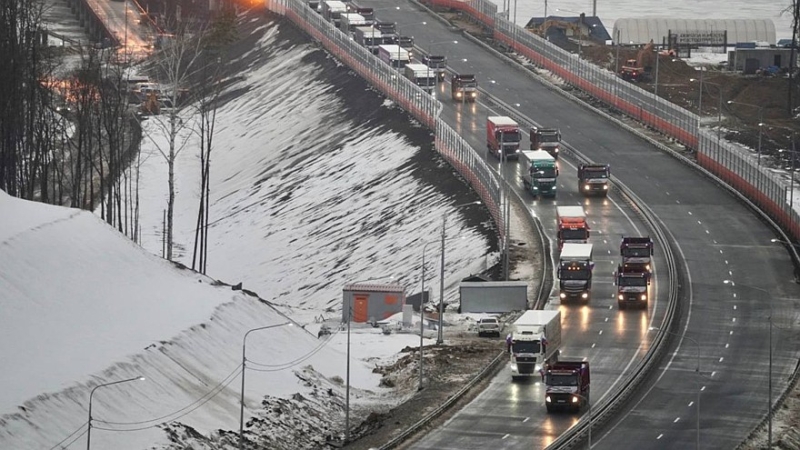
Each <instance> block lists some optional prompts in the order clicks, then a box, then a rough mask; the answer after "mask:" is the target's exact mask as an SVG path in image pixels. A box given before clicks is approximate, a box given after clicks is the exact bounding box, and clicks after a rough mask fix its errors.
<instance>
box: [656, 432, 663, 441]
mask: <svg viewBox="0 0 800 450" xmlns="http://www.w3.org/2000/svg"><path fill="white" fill-rule="evenodd" d="M663 436H664V433H661V434H659V435H658V437H657V438H656V440H659V439H661V438H662V437H663Z"/></svg>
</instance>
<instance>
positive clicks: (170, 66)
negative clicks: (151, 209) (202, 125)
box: [148, 27, 202, 260]
mask: <svg viewBox="0 0 800 450" xmlns="http://www.w3.org/2000/svg"><path fill="white" fill-rule="evenodd" d="M198 35H202V33H199V34H197V35H195V34H192V33H191V32H190V31H189V30H187V29H186V28H185V27H183V28H181V29H179V30H178V32H177V33H176V34H175V36H174V38H172V39H170V40H168V41H165V42H164V43H163V45H161V49H160V51H159V52H158V54H156V55H155V56H154V58H155V71H156V72H157V74H158V77H159V79H160V80H162V93H161V98H165V99H167V100H169V103H168V104H167V103H165V106H170V107H169V108H163V111H159V112H163V113H164V114H157V115H155V116H153V122H154V123H155V124H156V128H158V130H159V132H160V133H161V134H163V135H164V136H166V138H167V144H166V146H164V145H162V144H161V143H160V142H159V141H158V140H157V139H155V138H154V137H153V136H152V135H150V134H148V138H149V139H150V140H151V141H152V142H153V143H154V144H155V146H156V148H157V150H158V152H159V153H160V154H161V156H163V157H164V159H165V160H166V162H167V168H168V181H167V183H168V189H169V198H168V200H167V219H166V237H165V239H166V242H165V246H166V253H165V258H166V259H168V260H172V244H173V216H174V211H175V160H176V159H177V157H178V155H179V154H180V152H181V151H182V150H183V149H184V148H185V147H186V143H187V141H188V139H189V137H190V134H189V133H183V132H184V131H185V130H186V129H187V128H191V127H192V122H193V117H191V116H189V115H187V114H183V112H184V109H185V107H186V104H185V101H184V100H185V92H187V91H188V90H189V88H190V85H191V78H192V75H193V73H194V72H195V71H196V70H198V69H199V68H200V67H199V66H200V57H201V54H202V45H201V43H202V40H201V39H199V38H198V37H197V36H198ZM184 116H186V117H184Z"/></svg>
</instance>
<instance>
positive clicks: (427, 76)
mask: <svg viewBox="0 0 800 450" xmlns="http://www.w3.org/2000/svg"><path fill="white" fill-rule="evenodd" d="M405 74H406V78H408V79H409V80H411V82H412V83H414V84H416V85H417V86H419V87H421V88H422V90H424V91H425V92H427V93H429V94H430V93H431V92H433V90H434V88H436V72H434V70H433V69H431V68H430V67H428V66H426V65H425V64H416V63H414V64H406V67H405Z"/></svg>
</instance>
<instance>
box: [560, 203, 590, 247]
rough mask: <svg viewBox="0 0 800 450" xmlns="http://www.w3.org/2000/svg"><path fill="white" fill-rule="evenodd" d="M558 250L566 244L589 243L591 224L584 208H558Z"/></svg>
mask: <svg viewBox="0 0 800 450" xmlns="http://www.w3.org/2000/svg"><path fill="white" fill-rule="evenodd" d="M556 220H557V221H558V232H557V238H558V248H559V249H561V248H562V247H563V246H564V244H565V243H567V242H570V243H573V244H585V243H586V242H588V241H589V224H588V223H587V222H586V213H585V212H584V211H583V207H582V206H556Z"/></svg>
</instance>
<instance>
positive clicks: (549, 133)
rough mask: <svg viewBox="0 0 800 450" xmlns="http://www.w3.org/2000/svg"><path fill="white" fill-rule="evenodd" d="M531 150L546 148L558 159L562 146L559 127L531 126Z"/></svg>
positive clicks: (545, 149)
mask: <svg viewBox="0 0 800 450" xmlns="http://www.w3.org/2000/svg"><path fill="white" fill-rule="evenodd" d="M530 137H531V150H544V151H546V152H547V153H550V154H551V155H553V158H555V159H558V151H559V149H560V148H561V130H559V129H558V128H539V127H533V128H531V134H530Z"/></svg>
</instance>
